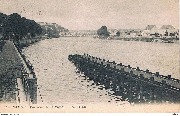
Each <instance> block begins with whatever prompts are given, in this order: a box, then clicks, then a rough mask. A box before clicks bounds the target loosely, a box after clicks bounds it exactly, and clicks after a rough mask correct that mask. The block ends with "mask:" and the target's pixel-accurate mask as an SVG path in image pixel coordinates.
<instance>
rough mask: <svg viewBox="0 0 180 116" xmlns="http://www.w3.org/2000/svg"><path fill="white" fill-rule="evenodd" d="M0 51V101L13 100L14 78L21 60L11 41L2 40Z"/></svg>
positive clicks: (14, 93) (14, 91) (18, 71)
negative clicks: (0, 49)
mask: <svg viewBox="0 0 180 116" xmlns="http://www.w3.org/2000/svg"><path fill="white" fill-rule="evenodd" d="M3 43H4V45H3V46H2V51H1V52H0V101H1V102H2V101H4V102H6V101H8V102H15V100H16V80H17V78H16V77H17V76H18V75H20V67H21V61H20V59H19V57H18V55H17V54H16V51H15V49H14V46H13V44H12V43H11V42H9V41H8V40H7V41H3Z"/></svg>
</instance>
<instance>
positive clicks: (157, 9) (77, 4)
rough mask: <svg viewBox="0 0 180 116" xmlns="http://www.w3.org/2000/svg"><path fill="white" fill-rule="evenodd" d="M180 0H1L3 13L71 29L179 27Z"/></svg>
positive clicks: (0, 5)
mask: <svg viewBox="0 0 180 116" xmlns="http://www.w3.org/2000/svg"><path fill="white" fill-rule="evenodd" d="M178 10H179V0H0V12H2V13H5V14H12V13H19V14H21V16H23V17H26V18H28V19H33V20H35V21H36V22H49V23H57V24H60V25H62V26H63V27H65V28H67V29H69V30H97V29H98V28H100V27H101V26H103V25H105V26H107V27H108V28H109V29H110V28H111V29H144V28H145V27H146V26H147V25H157V26H158V27H160V26H161V25H173V26H174V27H175V28H178V27H179V11H178Z"/></svg>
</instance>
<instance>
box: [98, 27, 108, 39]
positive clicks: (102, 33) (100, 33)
mask: <svg viewBox="0 0 180 116" xmlns="http://www.w3.org/2000/svg"><path fill="white" fill-rule="evenodd" d="M97 34H98V36H99V37H100V38H107V37H109V32H108V30H107V27H106V26H102V27H101V28H100V29H98V30H97Z"/></svg>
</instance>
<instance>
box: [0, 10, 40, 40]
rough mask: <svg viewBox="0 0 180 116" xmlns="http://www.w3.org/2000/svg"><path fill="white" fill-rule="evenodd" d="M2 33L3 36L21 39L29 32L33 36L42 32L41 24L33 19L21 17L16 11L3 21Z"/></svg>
mask: <svg viewBox="0 0 180 116" xmlns="http://www.w3.org/2000/svg"><path fill="white" fill-rule="evenodd" d="M2 28H3V29H2V33H3V37H4V38H9V37H10V38H11V39H12V38H14V39H21V38H22V37H25V36H27V35H28V34H30V35H31V36H32V37H34V36H35V35H37V34H40V33H41V32H42V29H41V26H40V25H39V24H37V23H36V22H35V21H34V20H29V19H26V18H24V17H21V16H20V15H19V14H17V13H13V14H11V15H9V16H7V18H6V19H5V20H4V21H3V24H2Z"/></svg>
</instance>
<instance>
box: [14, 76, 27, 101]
mask: <svg viewBox="0 0 180 116" xmlns="http://www.w3.org/2000/svg"><path fill="white" fill-rule="evenodd" d="M17 89H18V91H17V94H16V98H17V104H18V105H28V104H29V105H30V102H29V100H26V99H29V98H26V94H25V92H24V89H23V85H22V82H21V79H20V78H17Z"/></svg>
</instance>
